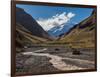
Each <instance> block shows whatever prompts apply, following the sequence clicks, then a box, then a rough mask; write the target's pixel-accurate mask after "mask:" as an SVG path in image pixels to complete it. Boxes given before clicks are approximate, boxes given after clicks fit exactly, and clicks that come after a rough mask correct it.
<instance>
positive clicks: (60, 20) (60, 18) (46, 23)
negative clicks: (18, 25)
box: [37, 12, 75, 31]
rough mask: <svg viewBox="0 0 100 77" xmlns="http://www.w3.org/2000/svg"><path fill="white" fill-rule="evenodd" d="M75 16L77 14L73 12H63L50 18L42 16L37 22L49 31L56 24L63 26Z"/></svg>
mask: <svg viewBox="0 0 100 77" xmlns="http://www.w3.org/2000/svg"><path fill="white" fill-rule="evenodd" d="M74 16H75V14H74V13H72V12H69V13H67V14H66V12H63V13H61V14H56V15H55V16H52V17H51V18H48V19H42V18H40V19H39V20H37V22H38V23H39V24H40V25H41V26H42V27H43V29H44V30H46V31H48V30H50V29H51V28H53V27H55V26H60V27H61V26H62V27H63V26H64V24H65V23H67V22H68V21H70V19H71V18H73V17H74Z"/></svg>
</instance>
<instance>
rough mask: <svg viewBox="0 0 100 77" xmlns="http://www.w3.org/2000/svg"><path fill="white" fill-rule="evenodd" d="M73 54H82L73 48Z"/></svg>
mask: <svg viewBox="0 0 100 77" xmlns="http://www.w3.org/2000/svg"><path fill="white" fill-rule="evenodd" d="M72 54H73V55H80V54H81V53H80V51H79V50H77V49H75V48H73V49H72Z"/></svg>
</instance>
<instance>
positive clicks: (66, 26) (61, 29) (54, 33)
mask: <svg viewBox="0 0 100 77" xmlns="http://www.w3.org/2000/svg"><path fill="white" fill-rule="evenodd" d="M74 25H75V24H72V23H67V24H63V25H61V26H55V27H53V28H51V29H50V30H48V33H49V34H50V35H52V36H56V37H57V36H59V35H60V34H62V33H66V32H67V31H68V30H69V29H70V28H72V27H73V26H74Z"/></svg>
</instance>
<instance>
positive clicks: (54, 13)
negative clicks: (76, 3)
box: [16, 4, 93, 37]
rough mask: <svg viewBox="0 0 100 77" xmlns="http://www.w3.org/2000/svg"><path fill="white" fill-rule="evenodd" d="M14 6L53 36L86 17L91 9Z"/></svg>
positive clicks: (65, 30)
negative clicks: (22, 10)
mask: <svg viewBox="0 0 100 77" xmlns="http://www.w3.org/2000/svg"><path fill="white" fill-rule="evenodd" d="M16 7H19V8H22V9H24V11H25V12H26V13H28V14H29V15H31V16H32V17H33V18H34V20H36V22H37V23H38V24H39V25H40V26H41V27H42V28H43V29H44V30H45V31H46V32H48V34H50V35H51V36H54V37H58V36H59V35H61V34H63V33H66V32H68V31H69V30H70V29H71V28H72V27H73V26H74V25H76V24H78V23H80V22H81V21H83V20H84V19H86V18H88V17H89V16H90V15H91V13H92V11H93V9H92V8H78V7H77V8H76V7H74V8H73V7H57V6H42V5H24V4H23V5H21V4H17V5H16ZM85 12H86V13H85Z"/></svg>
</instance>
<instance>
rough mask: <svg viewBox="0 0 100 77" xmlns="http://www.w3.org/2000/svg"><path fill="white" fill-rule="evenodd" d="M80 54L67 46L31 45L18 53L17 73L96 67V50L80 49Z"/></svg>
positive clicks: (41, 72)
mask: <svg viewBox="0 0 100 77" xmlns="http://www.w3.org/2000/svg"><path fill="white" fill-rule="evenodd" d="M79 51H80V53H81V54H80V55H73V54H72V51H71V49H68V48H66V47H62V46H61V47H31V48H27V49H25V52H20V53H16V73H17V74H24V73H32V74H43V73H56V72H67V71H70V70H86V69H95V51H94V50H93V49H91V48H90V49H84V48H82V49H79Z"/></svg>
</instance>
